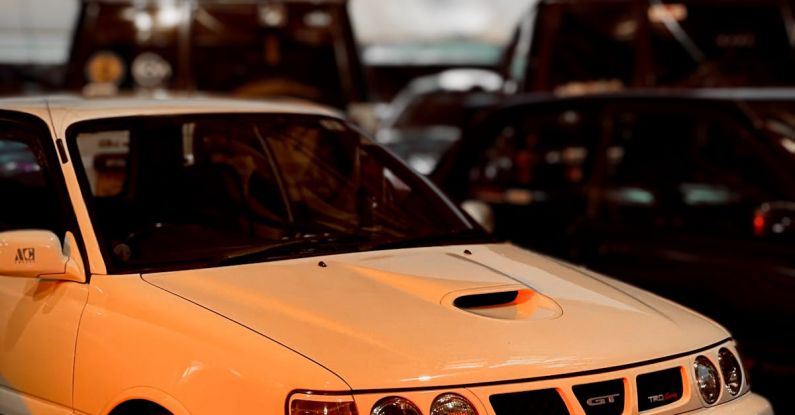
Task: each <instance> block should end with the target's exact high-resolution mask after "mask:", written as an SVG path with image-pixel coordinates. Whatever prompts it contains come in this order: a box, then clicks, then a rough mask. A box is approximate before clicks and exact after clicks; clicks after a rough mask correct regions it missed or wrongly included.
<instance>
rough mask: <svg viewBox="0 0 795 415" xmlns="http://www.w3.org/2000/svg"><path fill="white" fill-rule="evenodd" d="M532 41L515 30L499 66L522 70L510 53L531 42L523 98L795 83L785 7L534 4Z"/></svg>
mask: <svg viewBox="0 0 795 415" xmlns="http://www.w3.org/2000/svg"><path fill="white" fill-rule="evenodd" d="M535 16H536V15H535V14H533V13H531V14H528V15H527V17H526V18H527V19H531V20H532V19H535V20H533V21H534V22H535V25H534V28H533V29H532V31H531V30H530V29H528V28H524V27H523V28H520V29H519V30H518V31H517V38H516V39H517V40H516V42H515V44H514V45H513V46H512V47H513V48H514V49H509V51H508V53H509V54H511V53H512V54H513V55H512V56H511V57H510V60H508V61H506V63H505V64H504V69H503V72H504V73H505V74H511V73H512V72H511V70H510V68H511V67H517V68H519V67H525V65H523V64H522V59H524V56H522V53H519V52H517V50H516V49H515V48H516V47H517V45H518V44H519V43H520V42H519V39H520V38H522V39H532V46H531V48H530V50H529V52H524V53H526V54H527V55H529V56H530V60H529V65H527V66H526V67H525V73H524V74H523V75H524V79H521V76H522V75H518V76H517V75H516V74H514V75H513V77H512V78H513V79H514V80H517V81H519V83H520V84H521V85H522V88H523V90H525V91H527V90H559V91H564V92H573V93H586V92H599V91H610V90H618V89H621V88H624V87H630V86H632V87H647V86H671V87H716V86H720V87H727V86H773V85H792V84H793V83H795V77H793V73H795V51H794V50H793V48H792V42H791V36H790V35H789V33H790V32H791V30H790V26H791V21H792V10H791V7H790V5H789V4H787V3H786V2H779V1H769V0H733V1H725V2H715V1H699V0H690V1H659V2H655V1H640V2H636V1H612V0H593V1H563V2H553V1H549V2H541V4H540V6H539V7H538V13H537V17H535Z"/></svg>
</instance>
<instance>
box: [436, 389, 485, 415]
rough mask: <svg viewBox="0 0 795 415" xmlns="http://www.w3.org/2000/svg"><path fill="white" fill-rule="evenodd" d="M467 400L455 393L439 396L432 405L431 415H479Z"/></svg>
mask: <svg viewBox="0 0 795 415" xmlns="http://www.w3.org/2000/svg"><path fill="white" fill-rule="evenodd" d="M477 414H478V413H477V411H475V408H473V407H472V404H471V403H469V401H468V400H466V398H464V397H463V396H461V395H456V394H454V393H445V394H444V395H439V397H437V398H436V399H434V401H433V405H431V415H477Z"/></svg>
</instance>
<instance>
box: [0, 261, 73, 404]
mask: <svg viewBox="0 0 795 415" xmlns="http://www.w3.org/2000/svg"><path fill="white" fill-rule="evenodd" d="M87 297H88V287H87V286H86V285H85V284H79V283H74V282H65V281H47V280H42V279H36V278H12V277H4V276H0V320H2V321H7V322H9V324H8V325H7V326H5V330H2V331H0V347H1V348H2V353H0V368H2V370H1V371H0V388H2V387H5V388H9V389H13V390H24V391H28V393H29V394H30V395H31V396H35V397H36V398H38V399H43V400H45V401H49V402H52V403H55V404H57V405H63V406H69V405H71V403H72V394H71V388H69V387H64V385H71V382H72V376H73V369H74V368H73V364H74V349H75V339H76V337H77V329H78V325H79V323H80V315H81V314H82V312H83V307H84V306H85V303H86V299H87ZM30 362H41V363H42V364H39V365H37V366H38V367H37V369H36V370H31V366H30V365H31V363H30ZM45 362H46V363H45Z"/></svg>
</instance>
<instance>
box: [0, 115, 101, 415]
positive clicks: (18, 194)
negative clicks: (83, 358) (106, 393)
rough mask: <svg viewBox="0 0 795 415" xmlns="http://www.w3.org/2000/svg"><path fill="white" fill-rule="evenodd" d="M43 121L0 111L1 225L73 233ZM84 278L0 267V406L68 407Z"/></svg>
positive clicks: (11, 410) (6, 409)
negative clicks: (46, 276)
mask: <svg viewBox="0 0 795 415" xmlns="http://www.w3.org/2000/svg"><path fill="white" fill-rule="evenodd" d="M53 147H54V146H53V145H52V139H51V138H50V133H49V130H48V128H47V126H46V125H45V124H44V123H43V122H42V121H41V120H39V119H38V118H35V117H33V116H29V115H24V114H17V113H13V112H3V111H0V195H1V196H0V232H4V231H10V230H20V229H43V230H49V231H52V232H54V233H55V234H56V235H58V236H60V237H61V238H62V239H61V244H63V243H64V240H63V239H64V237H65V234H66V232H67V231H70V232H72V233H73V234H76V235H79V232H77V229H76V226H75V225H74V224H75V220H74V214H73V212H72V210H71V208H70V204H69V202H68V200H69V199H68V198H67V197H66V194H65V193H66V190H65V185H64V179H63V176H62V174H61V170H60V163H59V161H58V158H57V157H56V155H55V151H54V148H53ZM87 295H88V290H87V284H82V283H75V282H66V281H52V280H41V279H34V278H15V277H10V276H7V275H0V413H2V414H4V415H12V414H28V413H64V414H67V413H69V414H71V413H72V411H71V409H69V408H70V407H71V405H72V375H73V373H72V372H73V365H74V353H75V340H76V336H77V329H78V323H79V320H80V314H81V312H82V310H83V306H84V305H85V303H86V299H87Z"/></svg>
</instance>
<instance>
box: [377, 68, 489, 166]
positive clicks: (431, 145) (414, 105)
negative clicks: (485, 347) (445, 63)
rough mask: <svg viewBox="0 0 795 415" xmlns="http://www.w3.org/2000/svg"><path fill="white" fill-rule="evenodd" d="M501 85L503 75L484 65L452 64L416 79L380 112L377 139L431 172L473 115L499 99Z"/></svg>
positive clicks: (412, 164)
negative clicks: (455, 65)
mask: <svg viewBox="0 0 795 415" xmlns="http://www.w3.org/2000/svg"><path fill="white" fill-rule="evenodd" d="M502 84H503V80H502V77H500V76H499V75H498V74H496V73H495V72H493V71H487V70H482V69H448V70H446V71H443V72H440V73H438V74H434V75H425V76H421V77H418V78H415V79H414V80H412V81H411V82H409V84H408V85H406V87H405V88H403V89H402V90H401V91H400V92H399V93H398V94H397V95H396V96H395V98H394V99H393V100H392V101H391V102H390V103H389V104H386V105H383V106H381V107H380V111H377V112H376V119H377V131H376V134H375V136H376V140H377V141H378V142H379V143H381V144H383V145H385V146H386V147H388V148H389V149H391V150H392V151H393V152H394V153H395V154H396V155H398V156H399V157H401V158H402V159H404V160H405V161H406V162H407V163H408V164H409V165H410V166H411V167H413V168H414V169H415V170H417V171H418V172H420V173H422V174H428V173H430V172H431V171H433V169H434V167H436V163H437V162H438V161H439V158H440V157H441V156H442V154H443V153H444V152H445V151H446V150H447V149H448V148H449V147H450V146H451V145H452V144H453V143H455V142H456V141H458V139H459V138H460V137H461V130H462V128H463V127H464V126H465V125H466V124H468V123H469V120H470V119H472V117H473V116H474V115H475V114H476V113H477V112H478V111H479V110H482V109H484V108H489V107H491V106H494V105H496V104H497V103H498V102H500V100H501V98H502V97H503V94H502V92H501V90H502Z"/></svg>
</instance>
